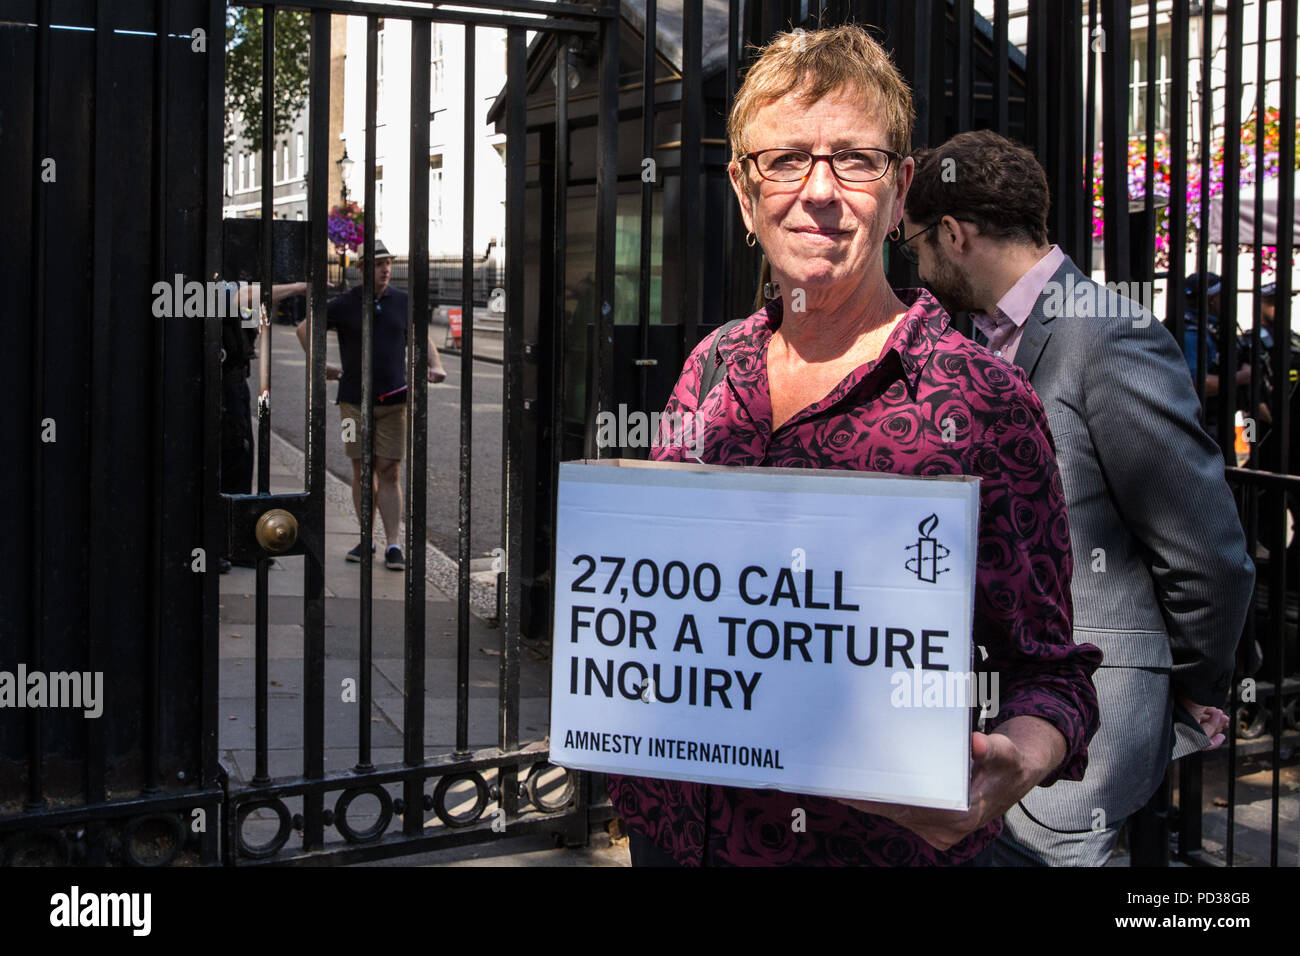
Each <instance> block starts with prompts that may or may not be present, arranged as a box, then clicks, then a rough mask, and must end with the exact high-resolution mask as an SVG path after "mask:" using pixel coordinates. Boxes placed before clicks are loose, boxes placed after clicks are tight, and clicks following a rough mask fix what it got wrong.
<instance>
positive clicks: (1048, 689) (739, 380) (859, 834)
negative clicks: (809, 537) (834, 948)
mask: <svg viewBox="0 0 1300 956" xmlns="http://www.w3.org/2000/svg"><path fill="white" fill-rule="evenodd" d="M897 294H898V295H899V296H900V298H902V300H903V301H904V303H905V304H907V305H908V306H909V310H908V312H907V314H906V315H905V316H904V317H903V319H902V320H901V321H900V322H899V323H898V325H897V326H896V327H895V329H894V331H893V333H892V334H891V335H890V337H889V339H888V341H887V342H886V343H885V347H884V349H883V350H882V352H881V354H880V357H879V358H878V359H876V360H875V361H874V362H870V363H868V364H866V365H863V366H861V367H860V368H858V369H856V370H854V371H853V372H852V373H851V374H850V375H849V376H848V377H847V378H845V379H844V380H843V381H842V382H841V383H840V384H839V385H838V386H837V387H836V388H835V389H834V390H833V391H832V392H831V393H830V394H829V395H827V396H826V397H825V398H824V399H822V400H821V401H819V402H817V403H816V404H814V405H811V406H809V407H808V408H805V409H804V410H803V411H801V412H799V413H798V414H796V415H795V416H794V417H793V418H791V419H790V420H789V421H788V422H786V423H785V424H784V425H782V426H781V427H780V428H779V429H777V430H776V432H775V433H774V432H773V431H772V405H771V398H770V395H769V392H768V382H767V345H768V342H769V340H770V339H771V337H772V334H773V333H774V332H775V331H776V329H778V328H779V327H780V324H781V309H782V303H781V300H780V299H774V300H772V301H771V302H769V303H768V305H767V306H766V307H765V308H764V309H762V310H760V311H758V312H756V313H754V314H753V315H751V316H750V317H749V318H748V319H746V320H745V321H743V322H741V323H738V324H736V325H734V326H731V327H729V328H727V329H724V330H723V335H722V338H721V340H720V341H719V344H718V349H717V353H718V358H717V359H716V361H718V362H719V363H721V362H722V361H723V359H725V366H726V376H725V380H721V381H720V382H719V383H718V384H717V385H716V386H715V387H713V388H712V389H711V390H710V392H709V394H708V395H707V396H706V397H705V398H704V400H703V402H702V403H698V399H697V394H698V392H699V387H700V380H701V370H702V365H703V363H704V361H705V360H706V359H707V358H708V354H709V343H710V340H711V338H712V336H710V337H708V338H706V339H705V340H704V341H703V342H701V343H700V345H699V346H698V347H697V348H696V349H695V351H694V352H693V353H692V354H691V356H690V358H689V359H688V360H687V362H686V367H685V369H684V370H683V372H682V375H681V377H680V378H679V379H678V381H677V386H676V388H675V389H674V390H673V394H672V397H671V398H670V399H669V401H668V406H667V408H666V410H665V416H664V419H663V420H664V421H665V422H667V421H671V420H678V421H680V420H682V418H681V416H683V415H684V413H690V412H694V413H696V414H697V416H699V417H701V418H702V421H696V423H695V424H696V426H697V427H702V428H703V452H702V454H700V455H699V458H700V460H702V461H704V462H705V463H708V464H719V465H770V466H781V467H795V468H846V469H857V470H865V471H888V472H895V473H898V474H910V475H959V474H966V475H975V476H978V477H979V478H980V479H981V481H980V521H979V551H978V561H977V569H976V591H975V631H974V640H975V643H976V644H977V645H980V646H981V647H982V648H983V649H984V650H985V651H987V654H988V657H987V659H986V660H985V661H984V662H983V664H982V665H981V666H982V667H984V668H986V669H988V670H989V671H996V672H998V673H999V675H1000V676H999V684H1000V687H999V690H1000V695H999V700H998V703H999V708H1000V709H999V710H998V712H997V715H996V717H995V718H994V719H993V720H992V721H991V723H992V724H993V725H996V724H1000V723H1001V722H1003V721H1005V720H1008V719H1009V718H1011V717H1016V716H1021V715H1032V716H1035V717H1041V718H1043V719H1045V720H1047V721H1050V722H1051V723H1052V724H1053V725H1054V726H1055V727H1056V729H1057V730H1059V731H1060V732H1061V734H1062V735H1063V736H1064V737H1065V740H1066V746H1067V753H1066V757H1065V760H1064V761H1062V763H1061V765H1060V766H1059V767H1058V768H1057V769H1056V770H1055V771H1053V772H1052V773H1050V774H1049V775H1048V776H1047V777H1046V778H1045V779H1044V780H1043V781H1042V784H1041V785H1042V786H1046V785H1048V784H1051V783H1052V782H1053V781H1055V780H1057V779H1065V780H1078V779H1080V778H1081V777H1082V776H1083V771H1084V768H1085V767H1086V766H1087V744H1088V741H1089V740H1090V739H1091V737H1092V735H1093V734H1094V733H1095V732H1096V729H1097V696H1096V693H1095V691H1094V690H1093V686H1092V681H1091V679H1090V676H1091V674H1092V672H1093V671H1094V670H1095V669H1096V667H1097V666H1098V664H1099V663H1100V662H1101V652H1100V651H1099V650H1098V649H1097V648H1096V647H1094V646H1092V645H1091V644H1075V643H1074V641H1073V639H1072V636H1071V619H1072V608H1071V604H1070V575H1071V570H1072V562H1071V556H1070V532H1069V525H1068V523H1067V519H1066V512H1065V497H1064V492H1063V490H1062V486H1061V478H1060V474H1059V472H1058V471H1057V466H1056V456H1055V452H1054V449H1053V445H1052V440H1051V436H1050V433H1049V432H1048V428H1047V420H1046V416H1045V415H1044V413H1043V407H1042V405H1041V404H1040V402H1039V400H1038V397H1037V396H1036V395H1035V394H1034V392H1033V390H1032V389H1031V388H1030V385H1029V382H1028V380H1027V379H1026V377H1025V376H1024V374H1023V373H1022V372H1021V370H1020V369H1018V368H1015V367H1013V366H1011V365H1009V364H1007V363H1005V362H1003V361H1002V360H1000V359H998V358H995V357H994V356H993V355H992V354H991V353H989V352H988V351H987V350H985V349H984V348H982V347H981V346H979V345H976V344H975V343H973V342H971V341H970V340H969V339H967V338H966V337H965V336H963V335H962V334H960V333H959V332H957V331H956V330H955V329H953V328H952V326H951V320H950V319H949V317H948V315H947V314H946V313H945V312H944V311H943V309H942V308H941V307H940V306H939V304H938V302H937V301H936V300H935V299H934V298H933V297H931V296H930V294H929V293H928V292H926V291H924V290H921V289H913V290H906V291H900V292H898V293H897ZM697 403H698V408H697ZM674 414H675V415H676V416H678V418H676V419H674ZM945 431H946V432H947V434H945ZM954 437H955V440H952V439H954ZM945 438H947V439H950V440H947V441H945ZM684 445H685V446H686V447H683V446H684ZM692 451H699V446H698V445H697V444H696V443H695V442H694V441H692V442H691V443H689V444H687V443H684V442H665V443H664V444H663V445H661V446H658V447H656V448H655V450H654V453H653V455H652V457H654V458H656V459H658V460H666V461H681V460H687V456H688V454H690V453H691V452H692ZM691 457H694V456H693V455H692V456H691ZM987 729H990V728H986V730H987ZM609 795H610V798H611V800H612V801H613V802H614V805H615V807H616V808H617V809H618V811H619V813H620V814H621V815H622V817H623V819H624V821H625V822H626V823H627V825H628V827H629V828H631V829H633V830H637V831H640V832H641V833H642V834H644V835H645V836H646V837H648V838H649V839H650V840H651V841H652V842H653V843H654V844H655V845H656V846H657V847H659V848H660V849H661V850H663V851H664V852H665V853H667V854H669V855H670V856H671V857H673V859H675V860H676V861H677V862H678V863H679V864H682V865H686V866H699V865H705V864H707V865H868V866H927V865H940V866H943V865H952V864H957V863H963V862H965V861H967V860H969V859H971V858H972V857H974V856H976V855H977V854H978V853H979V852H980V851H981V850H983V849H984V848H985V847H986V846H988V844H990V843H991V842H992V841H993V840H994V838H995V837H996V836H997V834H998V833H999V832H1000V830H1001V828H1002V822H1001V820H996V821H993V822H992V823H989V824H988V825H986V826H985V827H983V828H982V829H979V830H977V831H975V832H974V833H971V834H970V835H969V836H967V837H966V838H965V839H964V840H962V841H961V842H960V843H958V844H957V845H956V846H954V847H952V848H951V849H950V850H948V851H946V852H944V851H940V850H936V849H935V848H933V847H931V846H930V845H929V844H927V843H926V842H925V841H923V840H922V839H921V838H920V837H918V836H916V835H915V834H913V833H912V832H911V831H910V830H907V829H905V828H903V827H901V826H899V825H897V824H895V823H893V822H892V821H890V820H886V819H884V818H883V817H879V816H875V815H873V814H867V813H862V812H860V811H857V810H854V809H851V808H849V807H847V806H845V805H844V804H842V803H839V802H837V801H835V800H832V799H829V798H825V797H814V796H808V795H799V794H793V793H783V792H780V791H775V790H747V789H741V788H736V787H720V786H712V785H705V784H694V783H683V782H678V781H671V780H653V779H647V778H642V777H626V776H614V775H611V776H610V777H609ZM795 808H802V809H803V810H804V811H805V815H806V819H805V823H806V830H805V831H804V832H798V833H797V832H794V828H792V826H791V821H792V820H793V819H794V817H793V815H792V812H793V811H794V809H795Z"/></svg>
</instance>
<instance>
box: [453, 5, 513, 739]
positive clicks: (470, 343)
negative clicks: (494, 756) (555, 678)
mask: <svg viewBox="0 0 1300 956" xmlns="http://www.w3.org/2000/svg"><path fill="white" fill-rule="evenodd" d="M475 42H476V40H475V32H474V28H473V26H471V25H470V24H468V23H467V24H465V94H464V113H465V115H464V127H463V134H464V137H465V155H464V165H465V191H464V194H463V195H462V199H461V202H462V206H461V216H462V226H461V284H460V288H461V303H460V307H461V316H462V318H461V350H460V356H461V361H460V376H461V378H460V503H459V504H460V513H459V522H458V526H457V539H456V558H457V561H458V565H457V570H458V574H457V582H458V586H457V601H456V753H457V754H461V755H465V754H468V753H469V615H470V603H469V582H470V577H469V562H470V555H471V553H472V552H471V550H470V527H471V517H472V511H471V507H470V505H471V497H470V489H471V487H472V484H471V480H470V479H471V475H472V469H473V465H474V462H473V455H472V454H471V448H472V440H473V436H474V415H473V409H474V296H473V284H472V280H473V273H474V260H473V255H472V252H473V245H474V145H473V143H474V120H473V116H474V64H475V60H476V56H477V53H476V48H475ZM507 135H508V134H507ZM507 148H509V147H508V146H507ZM508 238H509V237H507V239H508ZM509 308H510V305H509V303H507V313H506V318H507V322H508V321H509V317H510V313H509ZM497 582H498V588H499V587H500V585H501V582H502V579H501V578H500V577H498V578H497Z"/></svg>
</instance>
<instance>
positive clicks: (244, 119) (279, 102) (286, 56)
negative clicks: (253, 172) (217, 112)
mask: <svg viewBox="0 0 1300 956" xmlns="http://www.w3.org/2000/svg"><path fill="white" fill-rule="evenodd" d="M308 22H309V20H308V16H307V14H306V13H305V12H302V11H294V10H279V11H277V14H276V18H275V68H274V76H275V95H274V103H273V108H274V111H275V114H274V115H275V128H274V135H276V136H280V135H282V134H284V133H287V132H289V130H290V128H291V127H292V126H293V121H294V119H296V118H297V116H298V114H299V113H301V112H302V111H303V109H304V108H306V106H307V95H308V89H309V84H310V73H309V65H310V32H309V30H308ZM261 135H262V8H261V7H232V8H230V9H229V10H228V11H227V13H226V124H225V149H226V155H227V156H229V155H230V154H231V151H232V150H233V149H234V145H235V141H236V140H237V139H239V138H240V137H241V136H242V137H243V138H244V139H245V140H247V141H248V143H249V144H250V145H252V146H253V147H255V149H254V152H257V151H258V149H257V148H256V147H258V145H259V144H260V143H261Z"/></svg>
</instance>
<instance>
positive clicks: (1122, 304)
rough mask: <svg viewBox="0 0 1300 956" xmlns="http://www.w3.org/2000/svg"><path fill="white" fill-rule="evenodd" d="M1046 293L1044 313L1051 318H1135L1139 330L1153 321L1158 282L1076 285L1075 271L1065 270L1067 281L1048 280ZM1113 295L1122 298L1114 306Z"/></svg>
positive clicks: (1044, 288)
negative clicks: (1153, 306) (1153, 305)
mask: <svg viewBox="0 0 1300 956" xmlns="http://www.w3.org/2000/svg"><path fill="white" fill-rule="evenodd" d="M1102 290H1104V292H1103V291H1102ZM1043 293H1044V294H1045V295H1046V296H1047V298H1046V299H1044V300H1043V315H1045V316H1047V317H1048V318H1055V317H1057V316H1062V317H1065V318H1083V319H1091V318H1097V317H1099V316H1105V317H1107V318H1112V317H1113V318H1121V319H1133V320H1134V322H1133V325H1134V326H1135V327H1136V328H1139V329H1141V328H1146V326H1147V325H1148V324H1150V322H1151V319H1152V314H1151V306H1152V304H1153V303H1154V302H1155V284H1154V283H1152V282H1137V281H1133V282H1107V283H1106V284H1105V285H1101V284H1100V283H1097V282H1092V281H1087V282H1080V283H1077V284H1076V283H1075V281H1074V274H1073V273H1066V276H1065V281H1064V282H1057V281H1055V280H1052V281H1050V282H1048V283H1047V285H1045V286H1043ZM1112 295H1115V296H1118V297H1119V301H1118V303H1116V304H1115V305H1116V307H1115V308H1112V304H1111V302H1110V301H1109V300H1110V298H1111V296H1112ZM1098 300H1100V301H1098Z"/></svg>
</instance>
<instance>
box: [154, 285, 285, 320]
mask: <svg viewBox="0 0 1300 956" xmlns="http://www.w3.org/2000/svg"><path fill="white" fill-rule="evenodd" d="M151 291H152V292H153V314H154V316H155V317H156V318H159V319H173V318H182V317H185V318H198V319H202V318H218V319H229V318H235V317H238V318H239V319H240V320H241V324H243V325H244V326H246V327H248V328H256V327H257V323H258V320H259V318H260V314H261V308H260V302H259V293H260V286H258V285H257V284H256V283H248V282H225V281H221V280H217V279H213V280H211V281H208V282H199V281H198V280H197V279H191V280H190V281H189V282H186V281H185V276H184V275H183V274H182V273H179V272H178V273H176V275H175V276H173V277H172V281H171V282H167V281H162V282H155V283H154V284H153V289H152V290H151Z"/></svg>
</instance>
